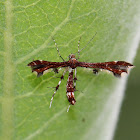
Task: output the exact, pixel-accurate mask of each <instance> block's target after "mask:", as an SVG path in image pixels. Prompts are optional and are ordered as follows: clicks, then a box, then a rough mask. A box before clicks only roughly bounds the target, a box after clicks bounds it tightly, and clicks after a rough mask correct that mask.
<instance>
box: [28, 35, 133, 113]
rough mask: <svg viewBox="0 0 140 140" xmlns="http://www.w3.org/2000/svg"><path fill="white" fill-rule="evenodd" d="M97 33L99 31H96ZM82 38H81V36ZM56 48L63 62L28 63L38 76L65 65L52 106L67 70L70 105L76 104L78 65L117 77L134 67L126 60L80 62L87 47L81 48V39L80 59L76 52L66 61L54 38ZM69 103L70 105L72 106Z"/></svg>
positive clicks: (56, 71)
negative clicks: (81, 53) (81, 55)
mask: <svg viewBox="0 0 140 140" xmlns="http://www.w3.org/2000/svg"><path fill="white" fill-rule="evenodd" d="M96 34H97V33H96ZM96 34H95V35H94V36H93V37H92V39H91V40H90V41H89V42H88V43H87V45H88V44H89V43H90V42H91V41H92V40H93V38H94V37H95V36H96ZM80 39H81V38H80ZM53 41H54V43H55V46H56V49H57V51H58V54H59V56H60V58H61V59H62V60H63V62H50V61H44V60H35V61H32V62H30V63H29V64H28V66H30V67H31V68H32V72H34V71H35V72H37V76H38V77H39V76H41V75H43V73H44V72H45V71H47V70H49V69H53V70H54V72H55V73H58V68H61V67H65V68H66V69H65V71H64V72H63V74H62V76H61V77H60V81H59V82H58V85H57V86H56V88H55V91H54V93H53V95H52V98H51V102H50V107H51V105H52V101H53V98H54V95H55V94H56V92H57V90H58V89H59V86H60V84H61V81H62V80H63V79H64V75H65V73H66V72H67V71H69V76H68V80H67V85H66V95H67V98H68V101H69V103H70V105H74V104H75V102H76V100H75V97H74V92H75V90H76V81H77V77H76V68H77V67H85V68H92V69H93V73H94V74H97V73H98V72H99V70H102V69H103V70H108V71H110V72H112V73H113V74H114V76H116V77H121V74H122V73H123V72H125V73H127V70H128V68H130V67H133V65H132V64H130V63H128V62H125V61H112V62H103V63H87V62H79V61H78V59H79V55H80V52H81V51H82V50H83V49H85V48H86V47H87V45H86V46H85V47H83V48H82V49H81V50H79V44H80V40H79V41H78V52H77V53H78V59H76V57H75V55H74V54H71V55H69V60H68V61H65V60H64V59H63V57H62V56H61V55H60V53H59V49H58V47H57V44H56V42H55V40H54V39H53ZM70 105H69V107H70ZM69 107H68V109H67V112H68V111H69Z"/></svg>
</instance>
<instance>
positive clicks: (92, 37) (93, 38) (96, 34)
mask: <svg viewBox="0 0 140 140" xmlns="http://www.w3.org/2000/svg"><path fill="white" fill-rule="evenodd" d="M96 35H97V32H96V33H95V35H94V36H93V37H92V38H91V39H90V40H89V41H88V43H87V44H86V46H85V47H83V48H82V49H81V50H79V51H78V52H77V53H78V54H79V53H80V52H81V51H82V50H84V49H85V48H86V47H87V46H88V44H89V43H90V42H91V41H92V40H93V39H94V37H95V36H96Z"/></svg>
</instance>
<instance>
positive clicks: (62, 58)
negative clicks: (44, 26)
mask: <svg viewBox="0 0 140 140" xmlns="http://www.w3.org/2000/svg"><path fill="white" fill-rule="evenodd" d="M52 40H53V41H54V44H55V47H56V49H57V52H58V54H59V57H60V58H61V59H62V60H63V61H65V60H64V59H63V57H62V56H61V54H60V52H59V49H58V47H57V44H56V42H55V39H53V37H52Z"/></svg>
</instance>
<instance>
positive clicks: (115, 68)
mask: <svg viewBox="0 0 140 140" xmlns="http://www.w3.org/2000/svg"><path fill="white" fill-rule="evenodd" d="M78 66H79V67H86V68H94V70H93V72H94V73H95V74H96V73H98V71H99V70H108V71H110V72H112V73H113V74H114V76H116V77H121V74H122V73H123V72H125V73H127V72H128V69H129V68H132V67H134V66H133V65H132V64H130V63H128V62H125V61H112V62H103V63H85V62H79V63H78Z"/></svg>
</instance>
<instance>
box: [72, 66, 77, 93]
mask: <svg viewBox="0 0 140 140" xmlns="http://www.w3.org/2000/svg"><path fill="white" fill-rule="evenodd" d="M74 70H75V71H74V79H73V80H74V91H75V90H76V81H77V77H76V74H77V71H76V68H75V69H74Z"/></svg>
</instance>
